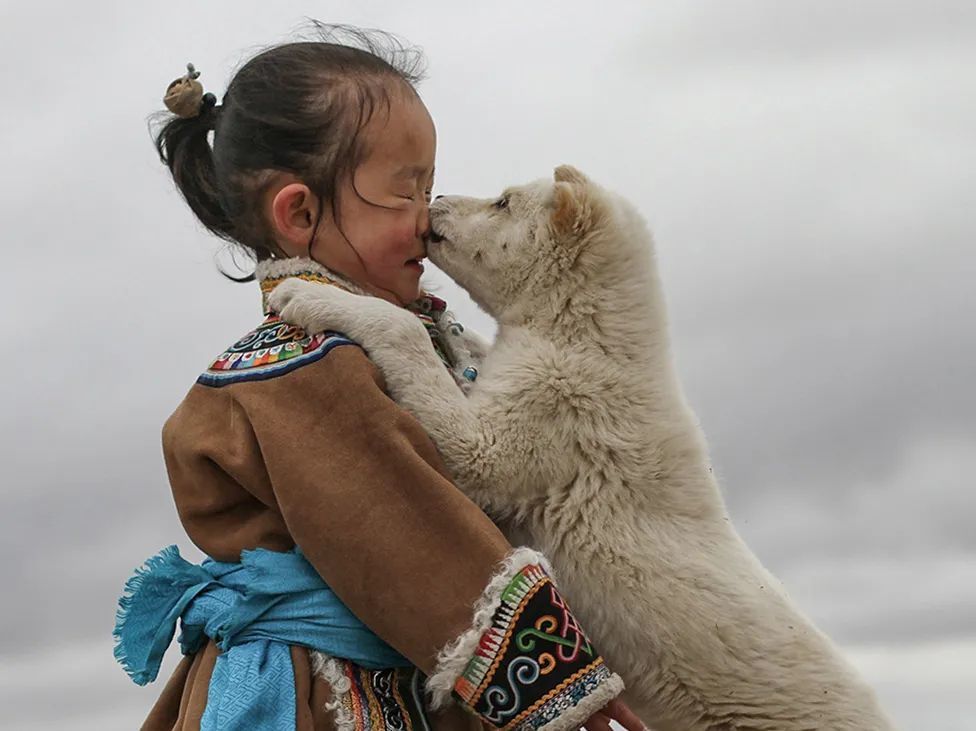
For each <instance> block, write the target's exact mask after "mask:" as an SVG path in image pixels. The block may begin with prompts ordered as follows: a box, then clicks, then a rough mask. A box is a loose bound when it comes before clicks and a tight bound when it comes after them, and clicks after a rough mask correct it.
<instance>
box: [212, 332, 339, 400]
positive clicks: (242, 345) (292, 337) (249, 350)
mask: <svg viewBox="0 0 976 731" xmlns="http://www.w3.org/2000/svg"><path fill="white" fill-rule="evenodd" d="M337 345H355V343H353V341H352V340H349V338H346V337H344V336H343V335H340V334H338V333H331V332H324V333H316V334H315V335H309V334H308V333H306V332H305V331H304V330H302V329H301V328H300V327H295V326H294V325H289V324H288V323H286V322H284V321H283V320H282V319H281V318H280V317H278V316H277V315H270V316H268V318H267V319H266V320H265V321H264V322H263V323H262V324H261V325H260V326H259V327H258V328H257V329H256V330H252V331H251V332H249V333H248V334H247V335H245V336H244V337H243V338H241V339H240V340H238V341H237V342H236V343H234V344H233V345H232V346H231V347H229V348H228V349H227V350H226V351H225V352H223V353H221V354H220V356H219V357H218V358H217V359H216V360H215V361H214V362H213V363H211V364H210V367H209V368H208V369H207V371H206V372H205V373H203V374H202V375H201V376H200V377H199V378H198V379H197V383H201V384H203V385H204V386H217V387H219V386H225V385H227V384H229V383H238V382H240V381H260V380H264V379H267V378H275V377H277V376H281V375H284V374H285V373H289V372H290V371H293V370H295V369H296V368H300V367H301V366H303V365H307V364H309V363H313V362H315V361H317V360H319V359H320V358H322V357H323V356H325V354H326V353H328V352H329V351H330V350H332V348H334V347H335V346H337Z"/></svg>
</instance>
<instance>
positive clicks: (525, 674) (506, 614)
mask: <svg viewBox="0 0 976 731" xmlns="http://www.w3.org/2000/svg"><path fill="white" fill-rule="evenodd" d="M611 675H612V673H611V672H610V670H609V668H607V666H606V665H605V664H604V662H603V658H602V657H600V655H599V654H597V652H596V650H595V649H594V648H593V645H592V644H591V643H590V640H589V639H588V638H587V637H586V635H585V634H584V633H583V630H582V629H581V628H580V626H579V624H577V622H576V619H575V617H574V616H573V615H572V613H571V612H570V609H569V606H568V605H567V604H566V601H565V600H564V599H563V598H562V596H561V595H560V594H559V592H558V591H557V590H556V587H555V585H554V584H553V583H552V579H551V578H550V577H549V575H548V574H547V573H546V571H545V569H544V568H543V567H542V566H540V565H538V564H533V565H529V566H526V567H525V568H523V569H522V570H521V571H519V572H518V573H517V574H516V575H515V576H514V577H513V579H512V580H511V581H510V582H509V584H508V586H506V587H505V591H504V592H503V593H502V598H501V604H500V606H499V607H498V609H497V610H496V611H495V615H494V617H493V618H492V626H491V627H490V628H489V629H488V631H486V632H485V633H484V635H482V637H481V642H480V644H479V647H478V649H477V651H476V653H475V656H474V658H472V660H471V662H469V663H468V666H467V668H466V669H465V671H464V673H462V675H461V676H460V677H459V678H458V680H457V682H456V683H455V684H454V692H455V695H456V696H457V697H458V698H459V699H460V700H461V701H462V702H463V703H465V704H466V705H468V706H470V707H472V708H474V709H475V711H477V712H478V713H479V714H480V715H481V716H482V717H484V718H485V719H486V720H488V721H489V722H490V723H492V724H493V725H494V726H496V727H498V728H502V729H519V731H532V730H534V729H539V728H541V727H543V726H545V725H546V724H547V723H549V722H550V721H553V720H554V719H555V718H557V717H558V716H559V715H560V714H561V713H562V712H563V711H565V710H566V709H568V708H572V707H573V706H575V705H577V704H578V703H579V701H580V699H582V698H583V697H585V696H587V695H589V694H590V693H591V692H592V691H593V690H594V689H595V688H596V687H597V686H599V685H601V684H602V683H604V682H605V681H607V680H608V679H610V677H611Z"/></svg>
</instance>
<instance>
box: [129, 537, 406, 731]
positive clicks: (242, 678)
mask: <svg viewBox="0 0 976 731" xmlns="http://www.w3.org/2000/svg"><path fill="white" fill-rule="evenodd" d="M177 620H181V627H182V631H181V633H180V637H179V643H180V649H181V650H182V652H183V654H184V655H189V654H192V653H195V652H196V651H197V650H199V649H200V648H201V647H202V646H203V644H204V643H205V642H206V638H207V637H209V638H211V639H212V640H214V642H215V643H216V644H217V646H218V647H219V648H220V650H221V654H220V655H219V656H218V657H217V661H216V665H215V666H214V670H213V674H212V676H211V679H210V688H209V691H208V695H207V707H206V710H205V711H204V714H203V719H202V720H201V725H200V729H201V731H229V730H231V729H234V730H236V729H242V730H243V729H255V728H260V729H274V730H275V731H278V730H279V729H280V731H294V730H295V723H296V721H295V703H296V700H295V676H294V670H293V668H292V663H291V653H290V651H289V649H288V646H289V645H301V646H303V647H308V648H310V649H312V650H319V651H321V652H325V653H327V654H329V655H332V656H334V657H341V658H345V659H348V660H352V661H353V662H355V663H356V664H358V665H361V666H363V667H366V668H371V669H376V668H392V667H403V666H407V665H410V662H409V661H408V660H407V659H406V658H404V657H403V656H401V655H400V654H399V653H397V652H396V650H394V649H393V648H392V647H390V646H389V645H387V644H386V643H385V642H383V640H381V639H380V638H379V637H377V636H376V635H375V634H373V633H372V632H371V631H370V630H369V628H368V627H366V625H364V624H363V623H362V622H360V621H359V620H358V619H357V618H356V617H355V616H354V615H353V613H352V612H350V611H349V609H348V608H347V607H346V606H345V605H344V604H343V603H342V602H341V601H340V600H339V598H338V597H337V596H336V595H335V593H333V591H332V590H331V589H330V588H329V587H328V585H326V583H325V582H324V581H322V578H321V577H320V576H319V575H318V573H317V572H316V571H315V569H314V568H313V567H312V565H311V564H310V563H309V562H308V561H307V560H306V559H305V557H304V556H303V555H302V554H301V552H300V551H299V550H298V549H297V548H296V549H294V550H293V551H290V552H287V553H279V552H276V551H268V550H265V549H256V550H253V551H244V552H242V553H241V561H240V563H222V562H219V561H214V560H212V559H209V558H208V559H206V560H205V561H203V563H201V564H200V565H196V564H191V563H189V562H188V561H186V560H185V559H183V558H182V557H181V556H180V552H179V549H177V547H176V546H170V547H168V548H164V549H163V550H162V551H160V552H159V553H158V554H156V555H155V556H153V557H152V558H150V559H149V560H148V561H146V563H145V565H144V566H143V567H141V568H139V569H136V572H135V574H134V575H133V576H132V578H130V579H129V580H128V581H127V582H126V585H125V589H124V592H123V595H122V597H121V598H120V599H119V608H118V612H117V613H116V622H115V632H114V635H115V639H116V644H115V658H116V660H118V661H119V663H121V664H122V667H123V668H125V671H126V672H127V673H128V674H129V676H130V677H131V678H132V680H133V681H135V682H136V683H138V684H139V685H145V684H146V683H150V682H152V681H153V680H155V679H156V675H157V674H158V673H159V665H160V663H161V662H162V659H163V653H165V652H166V649H167V648H168V647H169V645H170V643H171V642H172V640H173V633H174V632H175V630H176V622H177Z"/></svg>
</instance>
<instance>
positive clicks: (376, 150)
mask: <svg viewBox="0 0 976 731" xmlns="http://www.w3.org/2000/svg"><path fill="white" fill-rule="evenodd" d="M384 111H386V110H384ZM366 132H367V134H366V137H367V139H368V143H369V154H368V156H367V158H368V159H369V160H371V161H376V159H377V158H380V159H382V160H385V161H386V162H387V163H389V164H391V165H392V167H393V168H394V169H395V173H396V174H398V175H406V174H408V173H414V174H422V173H425V172H426V173H427V174H430V173H432V172H433V168H434V157H435V153H436V151H437V133H436V130H435V129H434V121H433V120H432V119H431V117H430V113H429V112H428V111H427V107H425V106H424V103H423V102H422V101H420V99H419V98H418V97H416V96H410V97H408V96H406V95H400V94H397V95H394V96H392V97H391V99H390V106H389V112H388V113H385V114H384V113H380V114H377V115H375V116H374V117H373V119H371V120H370V122H369V124H368V125H367V130H366Z"/></svg>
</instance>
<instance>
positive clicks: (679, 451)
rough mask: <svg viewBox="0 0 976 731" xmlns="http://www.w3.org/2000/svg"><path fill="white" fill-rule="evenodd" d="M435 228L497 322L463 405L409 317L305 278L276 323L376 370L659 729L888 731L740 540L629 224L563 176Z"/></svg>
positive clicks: (601, 197)
mask: <svg viewBox="0 0 976 731" xmlns="http://www.w3.org/2000/svg"><path fill="white" fill-rule="evenodd" d="M431 223H432V229H433V231H434V232H436V233H435V234H434V235H433V236H432V238H433V242H432V244H431V246H430V252H429V253H430V258H431V259H432V260H433V261H434V263H436V264H437V265H438V266H439V267H441V268H442V269H443V270H444V271H446V272H447V273H448V274H449V275H450V276H452V277H453V278H454V279H455V280H456V281H457V282H458V283H459V284H460V285H461V286H462V287H464V288H465V289H466V290H467V291H468V292H469V293H470V294H471V296H472V298H473V299H474V300H475V301H476V302H477V303H478V304H479V305H480V306H481V307H482V308H484V309H485V310H486V311H487V312H488V313H489V314H491V315H492V316H494V317H495V318H496V319H497V320H498V324H499V330H498V335H497V338H496V340H495V343H494V346H493V347H491V348H490V350H489V351H488V352H487V354H486V356H485V360H484V362H483V363H482V365H481V372H480V375H479V377H478V380H477V382H476V384H475V387H474V388H473V389H471V391H470V393H469V394H468V396H467V397H465V395H463V394H462V392H461V390H460V389H458V388H457V386H456V385H455V383H454V381H453V380H452V377H451V376H450V374H449V373H448V371H447V370H446V369H445V368H444V366H443V365H442V364H441V362H440V361H439V360H438V358H437V356H436V355H435V353H434V351H433V349H432V348H431V345H430V339H429V337H428V335H427V333H426V332H425V330H424V328H423V326H422V325H421V324H420V323H419V321H418V320H417V318H416V317H414V316H413V315H412V314H410V313H408V312H406V311H405V310H402V309H399V308H397V307H394V306H393V305H390V304H388V303H386V302H384V301H382V300H379V299H376V298H366V297H359V296H357V295H353V294H350V293H347V292H343V291H341V290H339V289H337V288H334V287H323V286H320V285H315V284H311V283H307V282H301V281H298V280H291V281H287V282H285V283H283V284H281V285H279V287H278V288H277V289H276V290H275V291H274V292H273V293H272V295H271V302H270V303H271V306H272V307H273V308H274V309H275V310H276V311H278V312H280V313H281V314H282V316H283V317H284V318H285V319H286V320H288V321H291V322H294V323H296V324H299V325H301V326H303V327H305V328H306V329H308V330H312V331H320V330H324V329H333V330H339V331H341V332H344V333H345V334H347V335H348V336H349V337H351V338H352V339H353V340H355V341H357V342H358V343H360V344H361V345H362V346H363V347H364V348H365V349H366V350H367V352H368V353H369V355H370V358H371V359H372V360H373V361H374V362H375V363H376V364H377V366H378V367H379V368H380V369H381V370H382V372H383V374H384V375H385V377H386V380H387V384H388V387H389V390H390V393H391V395H392V396H393V398H395V399H396V400H397V401H398V402H399V403H400V404H401V405H402V406H403V407H404V408H406V409H408V410H409V411H410V412H412V413H413V414H414V415H415V416H416V417H417V418H418V419H419V420H420V422H421V423H422V424H423V426H424V427H425V428H426V430H427V431H428V433H429V434H430V436H431V437H432V439H433V440H434V442H435V443H436V444H437V446H438V448H439V449H440V451H441V453H442V454H443V457H444V459H445V461H446V463H447V465H448V467H449V468H450V470H451V471H452V472H453V475H454V477H455V480H456V482H457V485H458V486H459V487H460V488H461V489H462V490H464V491H465V493H466V494H467V495H469V496H470V497H471V498H472V499H473V500H474V501H475V502H476V503H478V505H480V506H481V507H482V508H483V509H484V510H485V511H486V512H488V513H489V514H490V515H492V516H493V517H494V518H495V519H496V520H498V522H499V524H500V525H501V526H502V527H503V529H505V530H506V532H507V534H508V535H509V537H510V539H511V540H512V542H513V543H524V544H528V545H531V546H533V547H534V548H537V549H539V550H541V551H542V552H544V553H545V554H546V555H547V556H548V557H549V559H550V560H551V562H552V564H553V566H554V568H555V571H556V575H557V577H558V580H559V582H560V586H561V587H562V588H563V590H564V592H565V594H566V596H567V597H568V598H569V599H570V601H571V602H572V604H573V607H574V610H575V612H576V614H577V615H578V616H579V617H580V619H581V622H582V624H583V626H584V627H585V628H586V629H587V631H588V632H589V633H590V634H591V637H592V639H593V641H594V642H595V644H596V647H597V648H599V649H600V651H601V652H602V653H603V655H604V657H605V658H606V660H607V663H608V664H609V666H610V667H612V668H613V669H614V670H615V671H616V672H618V673H620V675H622V676H623V678H624V680H625V681H626V683H627V694H626V696H625V699H626V700H627V701H628V702H629V703H630V704H631V706H632V707H633V708H634V710H635V711H636V712H637V713H638V714H639V715H640V716H641V717H642V718H643V719H644V720H645V721H646V722H647V723H648V724H650V725H651V726H652V727H653V728H655V729H660V730H661V731H671V730H674V731H689V730H694V731H698V730H701V731H705V730H706V729H708V730H710V731H716V730H718V729H729V730H732V729H736V730H739V729H768V730H770V731H773V730H775V731H794V730H795V731H800V730H801V729H802V730H804V731H810V730H812V729H832V730H833V729H836V730H838V731H840V730H843V731H847V730H853V729H858V730H859V731H866V730H868V729H871V730H874V729H890V728H892V726H891V724H890V722H889V721H888V720H887V718H886V717H885V715H884V713H883V712H882V711H881V709H880V708H879V707H878V704H877V702H876V700H875V697H874V694H873V693H872V691H871V690H870V689H869V688H868V687H867V686H866V685H865V684H864V683H863V682H862V681H861V680H860V679H859V678H858V676H857V674H856V673H855V672H854V670H853V669H852V668H851V667H850V666H849V665H848V664H847V663H846V662H845V660H844V659H843V658H842V657H841V656H840V654H839V653H838V651H837V650H836V649H835V647H834V646H833V644H832V643H831V642H830V640H829V639H828V638H827V637H825V636H824V635H823V634H822V633H821V632H819V631H818V630H817V629H816V628H815V627H813V625H812V624H811V623H810V622H809V621H808V620H807V619H806V618H805V617H804V616H803V615H802V614H801V613H800V612H799V611H798V610H797V609H796V608H794V606H793V605H792V604H791V602H790V601H789V599H788V598H787V596H786V594H785V592H784V591H783V590H782V588H781V587H780V585H779V583H778V582H777V581H776V580H775V579H774V578H773V577H772V576H771V575H770V574H769V573H768V572H767V571H766V570H765V569H764V568H763V567H762V566H761V565H760V563H759V561H758V560H757V559H756V557H755V556H754V555H753V554H752V553H751V552H750V551H749V549H748V548H747V547H746V546H745V544H744V543H743V542H742V540H741V539H740V538H739V536H738V534H737V533H736V531H735V529H734V528H733V527H732V525H731V523H730V522H729V517H728V514H727V512H726V509H725V506H724V504H723V501H722V498H721V496H720V494H719V491H718V488H717V486H716V483H715V480H714V478H713V476H712V471H711V469H710V467H709V461H708V457H707V454H706V447H705V443H704V439H703V436H702V432H701V430H700V428H699V426H698V424H697V422H696V420H695V417H694V415H693V414H692V412H691V410H690V409H689V408H688V406H687V404H686V403H685V399H684V396H683V394H682V390H681V387H680V385H679V382H678V379H677V378H676V375H675V371H674V368H673V365H672V358H671V352H670V346H669V340H668V332H667V320H666V316H665V308H664V300H663V297H662V292H661V286H660V283H659V281H658V276H657V271H656V266H655V262H654V256H653V243H652V240H651V236H650V233H649V232H648V230H647V227H646V225H645V224H644V222H643V221H642V219H641V218H640V216H639V215H638V213H637V212H636V211H635V210H634V208H633V207H632V206H630V205H629V204H628V203H627V202H626V201H624V200H623V199H621V198H619V197H617V196H615V195H612V194H610V193H609V192H607V191H605V190H603V189H602V188H600V187H599V186H597V185H595V184H594V183H593V182H591V181H590V180H589V179H588V178H586V177H585V176H584V175H583V174H582V173H580V172H579V171H577V170H575V169H573V168H571V167H567V166H563V167H560V168H557V169H556V174H555V180H554V181H539V182H536V183H533V184H530V185H525V186H521V187H515V188H510V189H509V190H507V191H506V192H505V193H504V194H503V195H502V196H501V197H499V198H497V199H494V200H480V199H473V198H462V197H455V196H450V197H443V198H439V199H438V200H437V201H436V202H435V203H434V205H433V206H432V208H431Z"/></svg>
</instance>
